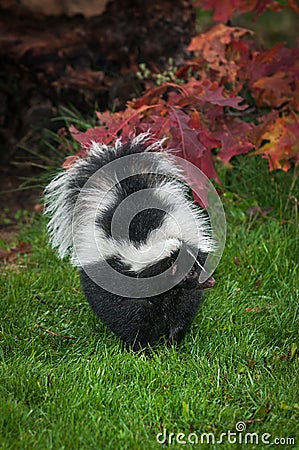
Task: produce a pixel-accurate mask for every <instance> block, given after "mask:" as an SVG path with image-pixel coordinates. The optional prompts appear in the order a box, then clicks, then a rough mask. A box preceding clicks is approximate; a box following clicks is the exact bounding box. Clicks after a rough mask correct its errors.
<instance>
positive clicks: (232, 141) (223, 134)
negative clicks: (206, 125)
mask: <svg viewBox="0 0 299 450" xmlns="http://www.w3.org/2000/svg"><path fill="white" fill-rule="evenodd" d="M252 127H253V125H251V124H249V123H246V122H241V121H240V120H237V119H235V120H229V121H228V120H225V119H224V120H222V121H220V122H219V124H218V126H217V128H218V129H217V130H216V131H215V132H214V133H213V136H214V138H216V139H218V140H219V141H220V142H221V149H220V151H219V153H218V157H219V158H220V159H221V160H222V161H223V162H224V163H227V162H228V161H229V160H230V159H231V158H232V157H233V156H236V155H241V154H244V153H248V152H249V150H251V149H252V148H253V147H254V145H253V144H252V143H251V142H249V140H248V136H249V132H250V131H251V129H252Z"/></svg>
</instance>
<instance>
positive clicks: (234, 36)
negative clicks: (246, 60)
mask: <svg viewBox="0 0 299 450" xmlns="http://www.w3.org/2000/svg"><path fill="white" fill-rule="evenodd" d="M219 3H220V2H219ZM247 34H253V32H252V31H250V30H247V29H244V28H237V27H228V26H226V25H223V24H218V25H215V26H214V27H213V28H211V29H210V30H209V31H207V32H206V33H201V34H199V35H197V36H195V37H194V38H192V40H191V43H190V45H189V47H188V50H189V51H193V52H195V54H199V55H200V57H201V58H202V59H203V60H204V61H205V62H206V63H207V64H208V66H209V68H210V69H213V70H215V71H216V72H217V73H218V75H219V76H220V77H226V76H228V77H229V79H231V80H233V81H235V79H236V77H237V73H238V70H239V66H238V64H237V63H236V62H235V61H234V60H233V59H230V58H229V57H228V54H227V49H228V46H229V45H230V44H231V43H232V42H233V41H239V39H240V38H241V37H243V36H245V35H247Z"/></svg>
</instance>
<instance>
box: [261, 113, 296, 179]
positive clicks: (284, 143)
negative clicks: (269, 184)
mask: <svg viewBox="0 0 299 450" xmlns="http://www.w3.org/2000/svg"><path fill="white" fill-rule="evenodd" d="M261 140H262V141H263V140H265V141H267V142H266V143H265V144H264V145H262V146H261V147H260V148H259V149H258V150H256V151H255V152H254V154H256V155H262V156H263V157H264V158H267V159H268V162H269V168H270V171H272V170H274V169H282V170H284V171H287V170H288V169H289V168H290V167H291V162H292V161H295V162H296V163H297V164H298V163H299V115H298V114H295V113H294V114H292V115H289V116H283V117H278V118H277V119H276V120H275V122H274V123H272V124H270V125H269V126H268V129H267V130H266V131H265V133H264V134H263V135H262V136H261Z"/></svg>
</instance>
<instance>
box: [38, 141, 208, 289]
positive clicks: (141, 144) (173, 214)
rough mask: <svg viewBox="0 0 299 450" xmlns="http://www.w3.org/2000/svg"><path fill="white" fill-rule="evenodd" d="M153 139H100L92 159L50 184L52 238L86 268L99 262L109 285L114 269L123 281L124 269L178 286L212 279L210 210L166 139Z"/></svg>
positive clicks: (63, 252)
mask: <svg viewBox="0 0 299 450" xmlns="http://www.w3.org/2000/svg"><path fill="white" fill-rule="evenodd" d="M150 142H152V138H151V136H150V135H148V134H143V135H139V136H137V137H136V138H134V139H133V140H132V141H130V142H129V143H127V144H121V142H120V141H118V142H117V143H116V145H115V146H114V147H107V146H101V145H99V144H97V143H93V144H92V145H91V147H90V149H89V152H88V153H87V156H86V158H85V159H82V160H80V161H78V162H76V163H75V164H74V165H73V166H72V167H71V168H70V169H68V170H65V171H64V172H62V173H60V174H59V175H58V176H57V177H56V178H55V179H54V180H53V181H52V182H51V183H50V184H49V186H48V187H47V189H46V209H45V213H46V214H48V215H50V217H51V219H50V221H49V225H48V228H49V233H50V237H51V242H52V246H53V247H57V248H58V252H59V255H60V256H61V257H64V256H67V255H69V256H71V261H72V262H73V264H74V265H77V266H81V267H82V268H83V269H84V270H85V271H86V272H88V270H89V268H90V267H92V268H93V270H94V268H95V267H98V268H99V271H100V270H101V271H102V273H104V275H103V278H102V280H103V283H104V285H105V287H104V288H105V289H106V286H107V287H109V283H108V284H105V279H107V277H108V278H109V277H110V278H111V280H110V281H111V283H110V284H111V285H112V284H113V286H117V285H119V286H123V285H122V283H121V282H119V283H118V281H117V280H118V279H117V274H121V275H123V276H126V277H128V278H130V279H138V280H143V281H144V280H145V279H147V280H149V283H152V285H153V284H154V283H155V282H156V280H160V281H161V280H162V284H163V286H164V284H165V283H164V281H163V280H164V279H167V280H170V281H171V283H170V284H171V286H170V287H172V286H174V285H176V284H179V285H180V287H182V288H194V287H196V286H197V287H198V288H199V289H205V288H206V287H211V286H212V285H213V279H211V278H210V277H209V276H208V275H207V277H206V279H205V282H202V281H200V280H201V279H202V278H200V275H202V274H203V271H205V268H204V265H205V261H206V258H207V255H208V253H209V252H211V251H212V250H213V247H214V245H213V240H212V237H211V231H210V227H209V223H208V217H207V215H206V214H205V213H204V211H202V210H200V209H199V208H198V207H196V206H195V205H194V204H193V202H192V201H191V200H190V196H189V189H188V187H187V186H186V184H185V182H184V178H183V176H182V173H181V171H180V169H178V167H177V166H176V165H175V164H174V162H173V160H172V157H171V155H169V154H168V153H166V152H165V151H163V152H162V150H163V149H162V141H158V142H155V143H154V144H150ZM108 266H109V267H110V268H111V269H112V271H110V272H109V271H108V272H109V275H108V272H107V273H106V272H105V270H104V267H106V268H107V267H108ZM163 274H164V275H163ZM159 275H161V277H159ZM115 277H116V278H115ZM156 277H158V278H156ZM112 279H113V280H114V281H113V282H112ZM173 280H174V281H173ZM157 283H159V281H157ZM166 285H167V283H166V284H165V286H166ZM121 289H122V288H120V290H121ZM107 290H109V289H107ZM150 290H151V289H149V290H147V289H146V291H147V292H144V296H146V295H151V294H148V292H149V291H150ZM118 293H119V294H120V292H118ZM123 295H126V293H125V292H124V293H123ZM128 296H129V295H128ZM140 296H142V295H140Z"/></svg>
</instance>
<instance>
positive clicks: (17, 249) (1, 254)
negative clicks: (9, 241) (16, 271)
mask: <svg viewBox="0 0 299 450" xmlns="http://www.w3.org/2000/svg"><path fill="white" fill-rule="evenodd" d="M31 252H32V248H31V244H28V243H26V242H22V241H20V242H19V243H18V244H17V245H15V246H13V247H11V248H10V249H9V250H5V249H3V248H0V259H3V261H4V262H9V263H11V262H13V261H15V260H16V259H17V255H18V254H19V255H24V254H26V253H31Z"/></svg>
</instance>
